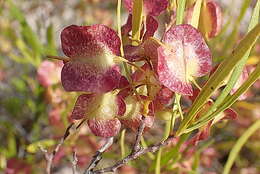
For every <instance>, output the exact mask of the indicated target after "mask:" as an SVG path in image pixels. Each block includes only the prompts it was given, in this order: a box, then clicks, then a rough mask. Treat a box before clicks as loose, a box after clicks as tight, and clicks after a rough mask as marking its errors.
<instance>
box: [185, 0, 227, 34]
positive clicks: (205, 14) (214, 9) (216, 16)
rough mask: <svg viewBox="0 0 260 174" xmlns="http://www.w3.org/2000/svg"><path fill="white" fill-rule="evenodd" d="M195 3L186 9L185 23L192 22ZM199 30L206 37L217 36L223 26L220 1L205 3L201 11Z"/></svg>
mask: <svg viewBox="0 0 260 174" xmlns="http://www.w3.org/2000/svg"><path fill="white" fill-rule="evenodd" d="M193 11H194V5H193V6H191V7H189V8H188V9H187V10H186V11H185V23H190V22H191V19H192V14H193ZM200 14H201V15H200V24H199V30H200V31H201V32H202V33H203V35H204V36H205V37H206V38H213V37H215V36H217V35H218V34H219V32H220V30H221V26H222V12H221V8H220V6H219V5H218V3H216V2H214V1H209V2H207V3H205V4H203V6H202V8H201V13H200Z"/></svg>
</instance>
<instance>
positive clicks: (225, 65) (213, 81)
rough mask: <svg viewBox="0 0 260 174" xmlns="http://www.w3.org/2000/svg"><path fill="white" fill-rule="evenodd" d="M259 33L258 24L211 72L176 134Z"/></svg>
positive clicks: (185, 126) (191, 119) (192, 116)
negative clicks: (228, 56)
mask: <svg viewBox="0 0 260 174" xmlns="http://www.w3.org/2000/svg"><path fill="white" fill-rule="evenodd" d="M259 34H260V24H258V25H257V26H255V27H254V29H252V31H250V32H249V33H248V34H247V35H246V36H245V38H244V39H243V40H242V41H241V42H240V43H239V45H238V46H237V47H236V48H235V50H234V51H233V53H232V55H231V56H230V58H229V59H225V60H224V61H223V62H222V63H221V64H220V65H219V67H218V69H217V70H216V71H215V72H214V73H213V74H212V76H211V77H210V78H209V80H208V81H207V83H206V85H205V86H204V87H203V88H202V90H201V92H200V93H199V95H198V97H197V98H196V99H195V101H194V103H193V105H192V106H191V108H190V110H189V112H188V114H187V116H186V117H185V119H184V120H183V121H182V122H181V125H180V127H179V129H178V131H177V135H180V134H182V132H183V131H184V130H185V129H186V128H187V126H188V125H189V123H190V122H191V121H193V119H194V118H195V116H196V114H197V113H198V111H199V110H200V108H201V107H202V106H203V105H204V104H205V103H206V102H207V100H208V99H209V97H210V96H211V95H212V94H213V92H214V91H215V90H216V89H218V87H219V85H220V84H221V83H222V82H223V81H224V79H225V78H226V77H227V76H228V75H229V73H230V72H231V71H232V69H233V68H234V67H235V66H236V64H237V63H238V62H239V61H240V60H241V59H242V58H243V56H245V54H246V53H247V51H248V50H250V49H251V48H252V46H253V45H254V44H255V42H256V41H257V39H258V37H259Z"/></svg>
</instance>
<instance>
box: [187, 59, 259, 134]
mask: <svg viewBox="0 0 260 174" xmlns="http://www.w3.org/2000/svg"><path fill="white" fill-rule="evenodd" d="M259 77H260V63H259V64H258V65H257V67H256V69H255V70H254V71H253V72H252V73H251V74H250V76H249V77H248V79H247V80H246V81H245V82H244V83H243V84H242V85H241V86H240V88H238V90H237V91H236V92H235V93H234V94H233V95H229V96H228V97H227V98H226V99H225V100H224V102H223V103H221V105H220V107H219V108H218V109H217V110H216V111H215V112H214V113H212V114H211V115H210V116H209V117H207V118H206V119H205V120H203V121H202V122H199V123H197V124H196V125H194V126H192V127H190V128H188V129H186V130H185V131H184V133H188V132H191V131H193V130H195V129H197V128H199V127H201V126H204V125H206V124H207V123H208V121H210V120H212V119H214V118H215V117H216V116H217V115H218V114H219V113H221V112H223V111H224V110H226V109H227V108H229V107H230V106H232V104H234V103H235V102H236V101H237V99H238V98H239V96H240V95H242V94H243V93H244V92H245V91H246V90H247V89H248V88H249V87H250V86H252V85H253V83H254V82H255V81H256V80H257V79H259Z"/></svg>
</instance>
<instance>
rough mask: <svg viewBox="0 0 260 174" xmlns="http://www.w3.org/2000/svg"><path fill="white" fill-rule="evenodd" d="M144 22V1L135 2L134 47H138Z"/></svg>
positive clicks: (136, 0)
mask: <svg viewBox="0 0 260 174" xmlns="http://www.w3.org/2000/svg"><path fill="white" fill-rule="evenodd" d="M142 20H143V0H134V5H133V18H132V24H133V25H132V37H133V45H138V42H137V41H139V40H140V36H141V27H142Z"/></svg>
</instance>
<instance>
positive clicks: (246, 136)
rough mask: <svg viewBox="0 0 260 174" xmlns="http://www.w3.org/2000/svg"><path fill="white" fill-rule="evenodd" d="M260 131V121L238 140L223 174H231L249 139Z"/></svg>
mask: <svg viewBox="0 0 260 174" xmlns="http://www.w3.org/2000/svg"><path fill="white" fill-rule="evenodd" d="M258 129H260V120H258V121H256V122H255V123H254V124H253V125H252V126H250V127H249V128H248V129H247V130H246V131H245V132H244V133H243V135H242V136H241V137H240V138H239V139H238V141H237V142H236V144H235V145H234V146H233V148H232V150H231V152H230V153H229V156H228V160H227V163H226V164H225V167H224V170H223V173H222V174H229V172H230V169H231V167H232V165H233V163H234V161H235V159H236V157H237V155H238V153H239V151H240V150H241V148H242V147H243V145H244V144H245V143H246V142H247V140H248V139H249V137H250V136H251V135H252V134H253V133H254V132H256V131H257V130H258Z"/></svg>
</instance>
